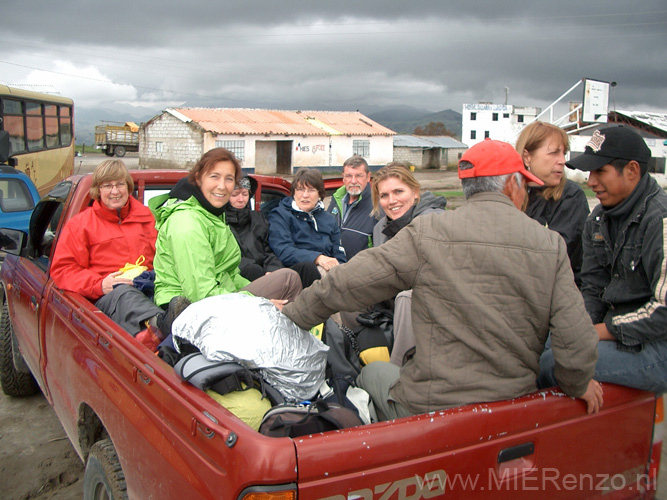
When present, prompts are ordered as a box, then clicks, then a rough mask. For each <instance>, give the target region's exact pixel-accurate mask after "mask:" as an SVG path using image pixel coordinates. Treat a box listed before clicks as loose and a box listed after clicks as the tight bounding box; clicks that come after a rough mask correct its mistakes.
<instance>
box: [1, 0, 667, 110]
mask: <svg viewBox="0 0 667 500" xmlns="http://www.w3.org/2000/svg"><path fill="white" fill-rule="evenodd" d="M0 26H1V27H2V29H1V30H0V47H2V50H1V51H0V83H4V84H9V85H12V84H33V85H48V86H53V87H55V89H56V90H57V91H59V92H60V93H61V94H62V95H64V96H68V97H72V98H74V100H75V105H76V106H78V107H88V108H90V107H95V108H111V109H122V108H124V106H125V105H127V104H132V105H135V106H142V107H145V109H146V110H147V111H146V112H148V113H150V112H152V111H153V110H161V109H164V108H165V107H168V106H181V105H188V106H209V107H255V108H267V107H269V108H277V109H333V110H356V109H359V110H360V111H362V112H366V113H368V112H372V111H375V110H376V109H377V108H378V107H382V108H388V107H394V106H398V105H407V106H413V107H417V108H423V109H427V110H430V111H440V110H443V109H448V108H451V109H454V110H455V111H458V112H460V111H461V105H462V104H463V103H476V102H479V101H491V102H494V103H499V104H503V103H505V99H506V93H508V96H509V99H508V103H509V104H514V105H518V106H540V107H545V106H547V105H548V104H550V103H551V102H552V101H554V100H555V99H557V98H558V97H560V96H561V94H563V93H564V92H566V91H567V90H568V89H569V88H571V87H572V86H573V85H574V84H576V83H577V82H578V81H579V80H580V79H582V78H584V77H588V78H592V79H596V80H602V81H607V82H611V81H615V82H617V86H616V87H615V88H614V89H613V91H612V93H611V98H610V106H611V107H612V109H613V108H614V107H615V108H616V109H621V110H623V109H632V110H643V111H658V112H667V2H665V0H641V1H634V2H633V1H627V0H558V1H546V0H530V1H528V0H516V1H498V0H464V1H459V0H432V1H397V0H395V1H391V0H373V1H364V0H356V1H347V0H330V1H327V2H324V1H319V0H310V1H299V2H296V1H280V0H268V1H267V0H261V1H255V0H245V1H238V2H230V1H224V0H223V1H220V0H218V1H209V0H186V1H182V0H161V1H153V2H151V1H143V2H138V1H125V0H113V1H109V0H107V1H104V2H101V1H98V0H76V1H73V0H64V1H60V2H58V1H54V0H23V1H20V2H19V1H7V2H5V3H4V4H3V7H2V15H1V16H0ZM506 88H507V89H509V90H508V91H506V90H505V89H506ZM582 88H583V87H581V86H580V87H579V89H578V90H577V91H576V92H574V93H573V94H571V95H570V96H568V97H567V98H566V100H579V99H581V94H582V91H583V90H582Z"/></svg>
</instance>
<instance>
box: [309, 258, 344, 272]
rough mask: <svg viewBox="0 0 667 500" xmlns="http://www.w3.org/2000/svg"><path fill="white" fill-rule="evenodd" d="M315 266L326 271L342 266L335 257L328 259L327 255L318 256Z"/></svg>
mask: <svg viewBox="0 0 667 500" xmlns="http://www.w3.org/2000/svg"><path fill="white" fill-rule="evenodd" d="M315 264H317V265H318V266H322V267H323V268H324V269H325V270H326V271H330V270H331V268H332V267H334V266H337V265H338V264H340V262H338V260H337V259H336V258H335V257H327V256H326V255H318V256H317V259H315Z"/></svg>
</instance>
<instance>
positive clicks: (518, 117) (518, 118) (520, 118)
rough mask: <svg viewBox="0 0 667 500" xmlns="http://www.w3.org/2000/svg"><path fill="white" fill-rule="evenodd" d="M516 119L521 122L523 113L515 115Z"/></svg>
mask: <svg viewBox="0 0 667 500" xmlns="http://www.w3.org/2000/svg"><path fill="white" fill-rule="evenodd" d="M516 121H517V122H519V123H523V115H516Z"/></svg>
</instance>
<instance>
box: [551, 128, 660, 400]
mask: <svg viewBox="0 0 667 500" xmlns="http://www.w3.org/2000/svg"><path fill="white" fill-rule="evenodd" d="M650 158H651V150H650V149H649V148H648V146H647V145H646V143H645V142H644V140H643V139H642V138H641V136H640V135H639V134H637V133H636V132H635V131H633V130H631V129H629V128H626V127H623V126H613V127H607V128H604V129H600V130H597V131H596V132H595V133H594V134H593V137H592V138H591V140H590V141H589V142H588V144H587V145H586V149H585V151H584V153H583V154H582V155H580V156H578V157H576V158H574V159H573V160H570V161H569V162H568V163H567V166H568V167H570V168H576V169H579V170H584V171H588V172H590V176H589V179H588V186H589V187H590V188H591V189H592V190H593V192H594V193H595V196H596V197H597V199H598V200H600V204H599V205H598V206H597V207H596V208H595V209H594V210H593V213H592V214H591V215H590V217H589V218H588V220H587V221H586V225H585V227H584V234H583V254H584V255H583V264H582V269H581V282H582V284H581V291H582V293H583V295H584V301H585V303H586V310H587V311H588V313H589V314H590V316H591V319H592V320H593V323H594V324H595V328H596V330H597V332H598V337H599V339H600V342H599V343H598V354H599V358H598V363H597V365H596V370H595V379H596V380H599V381H605V382H613V383H617V384H622V385H626V386H630V387H636V388H639V389H644V390H649V391H654V392H657V393H660V392H664V391H665V390H667V303H666V295H667V251H666V250H667V220H666V217H667V194H666V193H665V191H664V190H663V189H662V188H661V187H660V186H659V185H658V183H657V182H656V181H655V179H653V178H652V177H651V176H650V175H648V174H647V171H648V161H649V159H650ZM541 372H542V373H541V376H540V385H543V386H545V385H551V384H552V383H553V382H554V380H553V358H552V356H551V354H550V352H549V351H547V352H545V354H544V356H543V357H542V360H541Z"/></svg>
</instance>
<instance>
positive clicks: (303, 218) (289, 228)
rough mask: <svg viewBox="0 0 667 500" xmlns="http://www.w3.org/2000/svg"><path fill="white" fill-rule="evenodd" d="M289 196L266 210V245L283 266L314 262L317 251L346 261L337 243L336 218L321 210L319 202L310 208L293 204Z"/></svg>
mask: <svg viewBox="0 0 667 500" xmlns="http://www.w3.org/2000/svg"><path fill="white" fill-rule="evenodd" d="M293 201H294V199H293V198H292V197H291V196H290V197H287V198H283V199H282V200H281V201H280V204H279V205H278V206H277V207H276V208H274V209H273V210H272V211H271V212H270V213H269V245H270V246H271V249H272V250H273V253H275V254H276V256H277V257H278V258H279V259H280V260H281V261H282V263H283V264H285V266H288V267H289V266H293V265H294V264H297V263H299V262H315V259H316V258H317V257H318V256H319V255H326V256H327V257H335V258H336V259H337V260H338V262H340V263H344V262H347V258H346V257H345V250H343V247H342V246H341V243H340V229H339V227H338V224H337V223H336V219H335V218H334V216H333V215H331V214H330V213H329V212H327V211H326V210H324V204H323V203H322V202H320V203H318V205H317V206H316V207H315V208H314V209H313V210H312V211H311V212H310V213H307V212H303V211H301V210H299V209H298V208H295V205H293V203H292V202H293Z"/></svg>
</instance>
